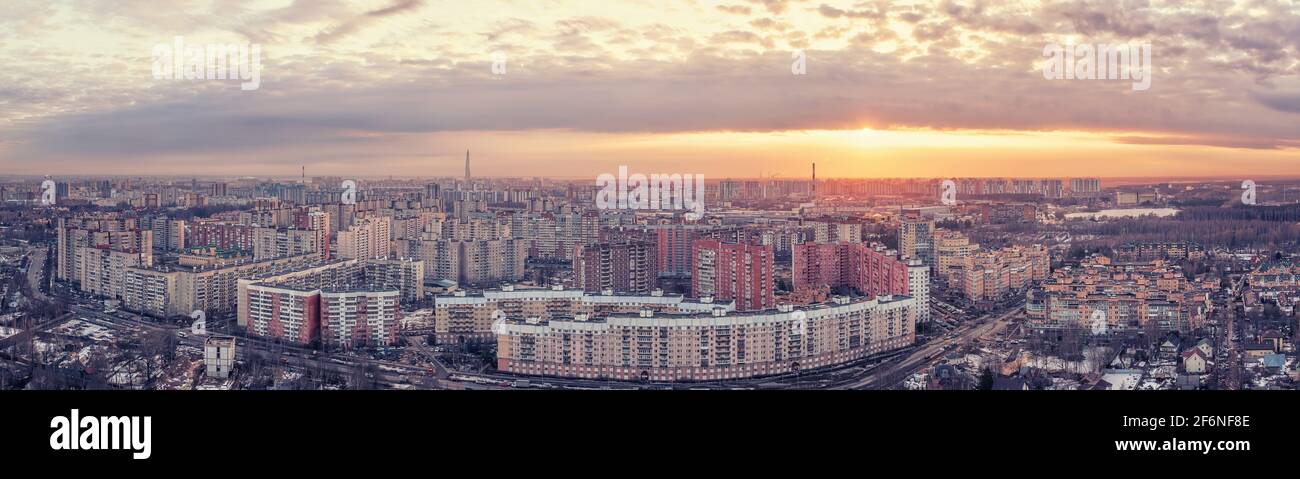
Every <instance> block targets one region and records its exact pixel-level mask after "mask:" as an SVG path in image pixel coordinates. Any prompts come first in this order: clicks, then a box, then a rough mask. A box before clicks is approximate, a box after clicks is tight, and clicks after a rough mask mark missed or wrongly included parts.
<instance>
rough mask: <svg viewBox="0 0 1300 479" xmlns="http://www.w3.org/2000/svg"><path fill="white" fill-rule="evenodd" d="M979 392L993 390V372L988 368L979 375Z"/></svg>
mask: <svg viewBox="0 0 1300 479" xmlns="http://www.w3.org/2000/svg"><path fill="white" fill-rule="evenodd" d="M979 390H981V391H991V390H993V370H992V369H990V368H984V371H983V372H981V373H980V385H979Z"/></svg>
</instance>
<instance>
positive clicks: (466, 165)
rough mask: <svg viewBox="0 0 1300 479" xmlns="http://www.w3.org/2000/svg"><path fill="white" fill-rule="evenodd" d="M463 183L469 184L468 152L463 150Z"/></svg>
mask: <svg viewBox="0 0 1300 479" xmlns="http://www.w3.org/2000/svg"><path fill="white" fill-rule="evenodd" d="M465 182H466V183H469V150H465Z"/></svg>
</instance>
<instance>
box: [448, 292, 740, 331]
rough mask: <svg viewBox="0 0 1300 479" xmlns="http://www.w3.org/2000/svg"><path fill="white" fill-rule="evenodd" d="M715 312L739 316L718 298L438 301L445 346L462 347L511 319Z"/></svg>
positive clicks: (510, 296) (486, 296)
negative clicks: (503, 321)
mask: <svg viewBox="0 0 1300 479" xmlns="http://www.w3.org/2000/svg"><path fill="white" fill-rule="evenodd" d="M714 308H722V309H723V310H726V311H734V310H735V302H731V301H727V302H715V301H714V300H713V299H712V298H701V299H700V300H698V301H697V300H690V299H687V298H685V297H683V296H681V295H665V294H663V292H662V291H651V292H650V294H616V293H614V292H613V291H602V292H601V293H600V294H589V293H586V292H583V291H581V290H577V289H565V288H564V287H562V286H554V287H552V288H550V289H516V288H514V287H510V286H507V287H504V288H502V289H496V290H488V291H484V292H482V293H478V294H466V293H465V292H463V291H458V292H456V293H454V294H451V295H446V296H438V297H437V298H435V300H434V329H435V331H436V337H437V340H438V342H439V343H442V344H459V343H466V342H483V341H490V340H493V338H494V335H493V333H492V324H493V322H494V321H496V320H498V319H502V318H505V317H513V318H542V319H549V318H552V317H568V316H573V315H577V314H586V315H588V316H591V317H604V316H607V315H610V314H620V313H622V314H628V313H636V312H638V311H641V310H642V309H650V310H653V311H657V312H663V313H685V312H696V313H699V312H710V311H712V310H713V309H714Z"/></svg>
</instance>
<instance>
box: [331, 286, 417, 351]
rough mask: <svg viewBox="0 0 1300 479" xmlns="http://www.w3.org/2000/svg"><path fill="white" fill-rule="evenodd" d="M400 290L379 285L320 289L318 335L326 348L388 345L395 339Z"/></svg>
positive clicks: (399, 312)
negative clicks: (319, 330) (319, 329)
mask: <svg viewBox="0 0 1300 479" xmlns="http://www.w3.org/2000/svg"><path fill="white" fill-rule="evenodd" d="M401 296H402V291H401V290H398V289H391V288H382V287H364V288H327V289H324V290H321V292H320V310H319V311H320V320H319V324H320V328H321V332H320V337H321V342H322V344H324V345H325V347H327V348H338V349H350V348H354V347H366V346H388V345H391V344H393V343H394V342H395V341H396V340H397V329H398V321H400V320H401V308H400V302H401Z"/></svg>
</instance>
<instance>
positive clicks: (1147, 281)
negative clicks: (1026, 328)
mask: <svg viewBox="0 0 1300 479" xmlns="http://www.w3.org/2000/svg"><path fill="white" fill-rule="evenodd" d="M1216 286H1217V285H1214V284H1199V283H1195V282H1192V281H1188V280H1187V278H1186V276H1184V275H1183V272H1182V270H1181V269H1180V268H1179V267H1177V266H1174V265H1170V264H1167V263H1165V262H1164V261H1163V260H1155V261H1151V262H1148V263H1142V264H1132V263H1124V264H1114V263H1112V262H1111V260H1110V258H1107V257H1104V256H1093V257H1091V258H1088V259H1086V260H1084V261H1082V262H1081V263H1080V264H1079V265H1078V266H1067V267H1064V268H1061V269H1059V270H1057V271H1055V272H1053V273H1052V275H1051V278H1050V279H1049V280H1047V281H1044V282H1043V283H1042V284H1041V285H1039V286H1038V287H1036V288H1034V289H1031V290H1030V291H1029V292H1028V293H1027V294H1026V297H1027V304H1026V313H1027V315H1028V317H1029V324H1030V326H1031V327H1032V328H1035V329H1039V330H1059V329H1081V330H1099V329H1100V328H1095V326H1096V325H1097V322H1098V321H1102V322H1104V323H1105V328H1104V330H1105V331H1107V332H1112V333H1113V332H1122V331H1147V330H1152V329H1154V330H1159V331H1180V332H1189V331H1193V330H1195V329H1197V328H1200V327H1202V326H1204V324H1205V321H1206V318H1207V317H1208V315H1209V313H1210V311H1211V310H1212V308H1213V302H1212V300H1211V299H1210V292H1211V291H1212V290H1213V288H1214V287H1216Z"/></svg>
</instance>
